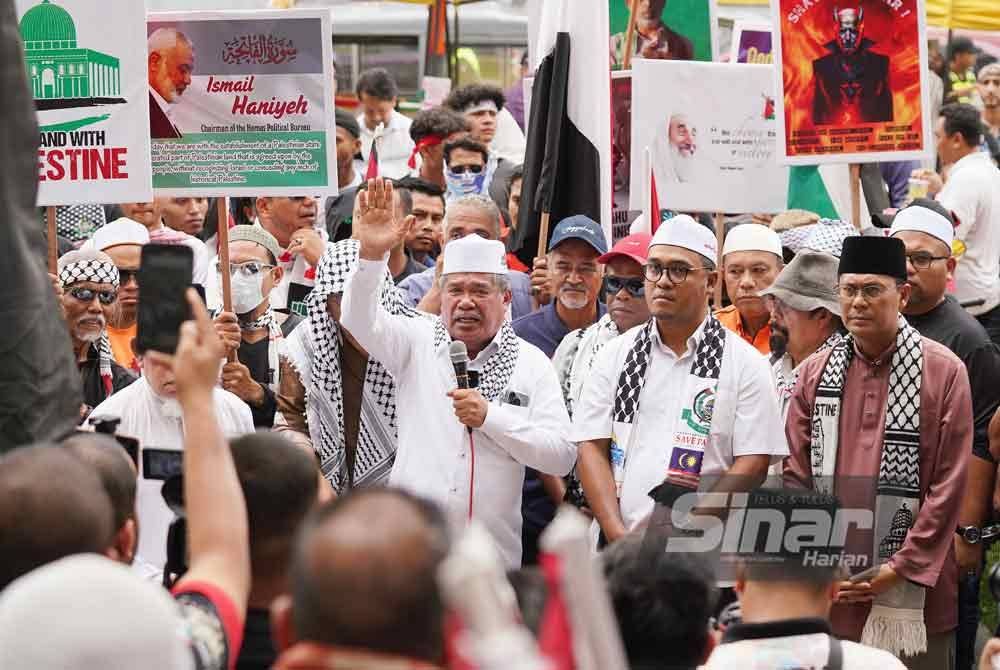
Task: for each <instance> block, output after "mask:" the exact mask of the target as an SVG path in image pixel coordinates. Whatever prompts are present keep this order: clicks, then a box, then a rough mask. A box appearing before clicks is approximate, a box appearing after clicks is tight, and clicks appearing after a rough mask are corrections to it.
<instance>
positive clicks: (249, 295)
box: [230, 271, 264, 314]
mask: <svg viewBox="0 0 1000 670" xmlns="http://www.w3.org/2000/svg"><path fill="white" fill-rule="evenodd" d="M263 284H264V272H263V271H261V272H258V273H257V274H256V275H252V276H250V277H248V276H246V275H245V274H243V273H242V272H237V273H235V274H234V275H232V279H231V281H230V291H231V293H232V296H233V311H234V312H236V313H237V314H249V313H250V312H252V311H254V310H255V309H257V307H259V306H260V303H262V302H264V293H263V290H262V287H263Z"/></svg>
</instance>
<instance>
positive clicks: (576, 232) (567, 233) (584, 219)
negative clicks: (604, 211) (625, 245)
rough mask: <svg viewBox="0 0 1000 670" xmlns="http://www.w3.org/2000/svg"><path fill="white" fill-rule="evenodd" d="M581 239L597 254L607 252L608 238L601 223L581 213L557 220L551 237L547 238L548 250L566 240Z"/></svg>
mask: <svg viewBox="0 0 1000 670" xmlns="http://www.w3.org/2000/svg"><path fill="white" fill-rule="evenodd" d="M574 239H575V240H583V241H584V242H586V243H587V244H589V245H590V246H591V247H593V248H594V251H596V252H597V253H598V255H601V256H603V255H604V254H606V253H608V240H607V238H606V237H604V229H603V228H601V225H600V224H599V223H597V222H596V221H594V220H593V219H591V218H590V217H589V216H584V215H583V214H575V215H574V216H569V217H566V218H565V219H563V220H562V221H560V222H559V225H557V226H556V229H555V230H553V231H552V238H551V239H550V240H549V251H552V250H553V249H555V248H556V247H558V246H559V245H560V244H562V243H563V242H565V241H566V240H574Z"/></svg>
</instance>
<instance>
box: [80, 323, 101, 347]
mask: <svg viewBox="0 0 1000 670" xmlns="http://www.w3.org/2000/svg"><path fill="white" fill-rule="evenodd" d="M103 334H104V325H103V324H102V325H101V329H100V330H98V331H92V330H88V331H87V332H85V333H79V332H78V333H77V334H76V339H78V340H80V341H81V342H90V343H91V344H93V343H94V342H97V341H98V340H100V339H101V335H103Z"/></svg>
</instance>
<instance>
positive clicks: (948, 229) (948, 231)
mask: <svg viewBox="0 0 1000 670" xmlns="http://www.w3.org/2000/svg"><path fill="white" fill-rule="evenodd" d="M904 230H913V231H916V232H918V233H926V234H927V235H930V236H931V237H936V238H937V239H939V240H941V241H942V242H944V243H945V244H947V245H948V248H949V249H950V248H951V243H952V240H954V239H955V228H954V227H953V226H952V225H951V221H949V220H948V219H946V218H945V217H943V216H941V215H940V214H938V213H937V212H935V211H934V210H933V209H928V208H927V207H921V206H920V205H910V206H909V207H907V208H906V209H902V210H900V211H899V213H898V214H896V216H895V218H893V220H892V228H890V229H889V235H890V236H892V235H895V234H896V233H901V232H903V231H904Z"/></svg>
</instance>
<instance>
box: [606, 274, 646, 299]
mask: <svg viewBox="0 0 1000 670" xmlns="http://www.w3.org/2000/svg"><path fill="white" fill-rule="evenodd" d="M622 289H625V290H626V291H628V294H629V295H630V296H632V297H633V298H641V297H643V296H645V295H646V286H645V284H644V283H643V280H642V279H640V278H639V277H630V278H627V279H626V278H624V277H605V278H604V293H605V294H606V295H608V296H612V295H616V294H617V293H618V292H619V291H621V290H622Z"/></svg>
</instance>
